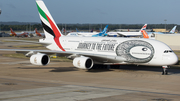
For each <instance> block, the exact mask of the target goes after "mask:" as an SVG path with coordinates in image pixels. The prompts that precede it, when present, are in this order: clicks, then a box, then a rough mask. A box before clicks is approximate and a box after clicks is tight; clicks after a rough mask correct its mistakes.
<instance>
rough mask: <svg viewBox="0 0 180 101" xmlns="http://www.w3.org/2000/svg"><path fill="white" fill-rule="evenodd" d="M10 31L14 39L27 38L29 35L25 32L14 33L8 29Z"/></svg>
mask: <svg viewBox="0 0 180 101" xmlns="http://www.w3.org/2000/svg"><path fill="white" fill-rule="evenodd" d="M10 30H11V36H16V37H28V36H29V34H28V33H26V32H22V33H15V32H14V31H13V30H12V28H10Z"/></svg>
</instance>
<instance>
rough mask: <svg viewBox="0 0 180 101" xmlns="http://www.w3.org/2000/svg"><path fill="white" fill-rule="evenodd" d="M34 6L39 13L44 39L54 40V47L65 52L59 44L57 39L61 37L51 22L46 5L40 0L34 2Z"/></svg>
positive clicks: (52, 21) (54, 24)
mask: <svg viewBox="0 0 180 101" xmlns="http://www.w3.org/2000/svg"><path fill="white" fill-rule="evenodd" d="M36 5H37V8H38V11H39V16H40V19H41V22H42V25H43V30H44V33H45V37H46V38H54V41H55V43H56V45H57V46H58V47H59V48H60V49H61V50H62V51H65V50H64V48H63V47H62V45H61V44H60V40H59V38H60V37H61V36H63V35H62V34H61V32H60V30H59V28H58V27H57V25H56V23H55V21H54V20H53V18H52V16H51V14H50V13H49V11H48V9H47V7H46V5H45V4H44V2H43V1H42V0H36Z"/></svg>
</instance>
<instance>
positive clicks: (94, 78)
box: [0, 38, 180, 101]
mask: <svg viewBox="0 0 180 101" xmlns="http://www.w3.org/2000/svg"><path fill="white" fill-rule="evenodd" d="M15 39H16V38H15ZM17 39H18V38H17ZM1 40H2V38H0V48H11V49H13V48H15V46H16V45H28V44H27V43H22V42H21V43H19V42H4V41H1ZM12 53H15V52H4V51H0V101H41V100H43V101H179V99H180V79H179V78H180V69H178V68H170V69H169V75H161V72H162V68H161V67H146V66H139V67H137V66H119V67H116V68H110V69H106V68H97V69H93V70H90V71H88V70H81V69H77V68H75V67H73V65H72V63H71V62H55V61H52V62H51V63H50V64H49V65H47V66H34V65H32V64H31V63H30V62H29V59H20V58H10V57H5V56H3V54H12Z"/></svg>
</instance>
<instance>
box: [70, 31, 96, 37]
mask: <svg viewBox="0 0 180 101" xmlns="http://www.w3.org/2000/svg"><path fill="white" fill-rule="evenodd" d="M96 34H98V32H71V33H69V34H68V35H67V36H88V37H91V36H93V35H96Z"/></svg>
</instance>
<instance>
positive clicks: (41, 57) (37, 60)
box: [30, 53, 50, 66]
mask: <svg viewBox="0 0 180 101" xmlns="http://www.w3.org/2000/svg"><path fill="white" fill-rule="evenodd" d="M30 62H31V63H32V64H34V65H43V66H45V65H47V64H49V62H50V59H49V56H48V55H46V54H41V53H38V54H35V55H32V56H31V57H30Z"/></svg>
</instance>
